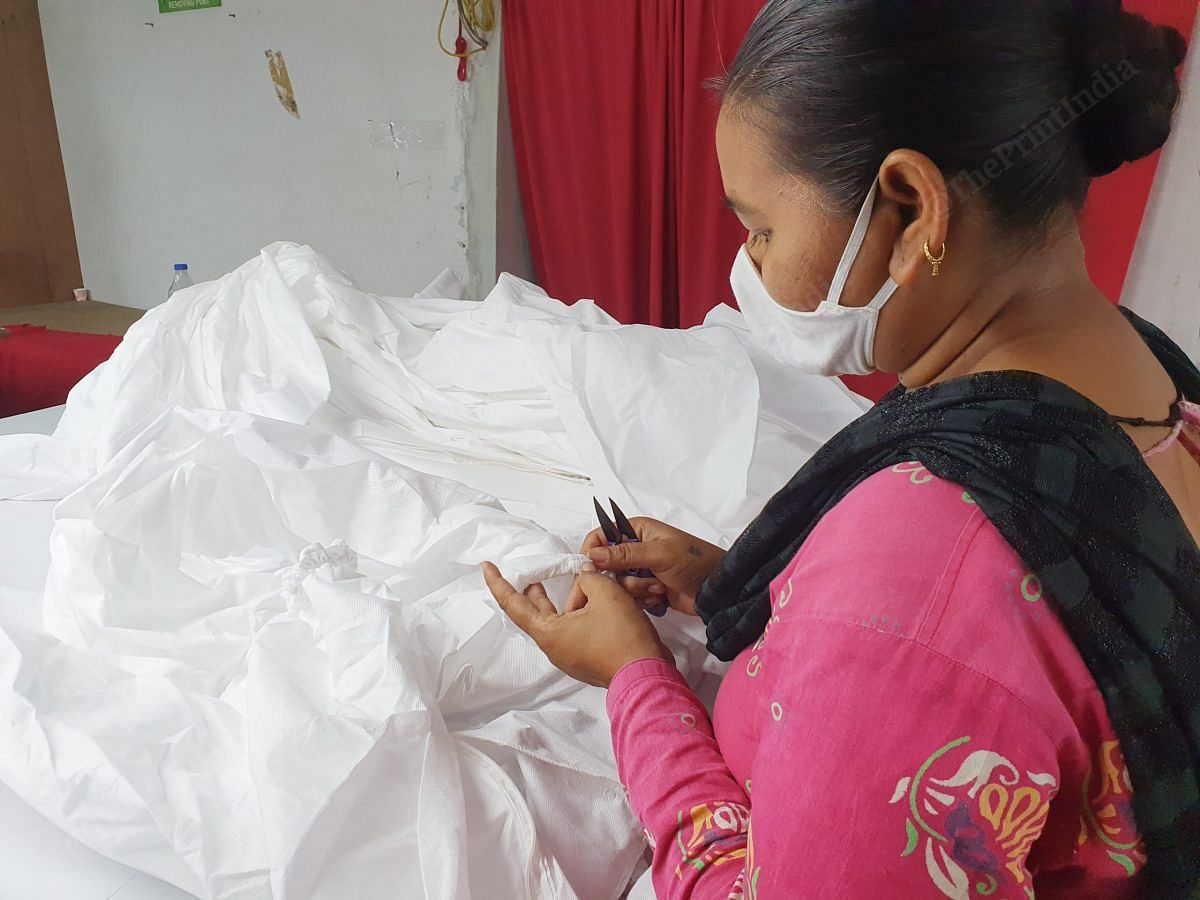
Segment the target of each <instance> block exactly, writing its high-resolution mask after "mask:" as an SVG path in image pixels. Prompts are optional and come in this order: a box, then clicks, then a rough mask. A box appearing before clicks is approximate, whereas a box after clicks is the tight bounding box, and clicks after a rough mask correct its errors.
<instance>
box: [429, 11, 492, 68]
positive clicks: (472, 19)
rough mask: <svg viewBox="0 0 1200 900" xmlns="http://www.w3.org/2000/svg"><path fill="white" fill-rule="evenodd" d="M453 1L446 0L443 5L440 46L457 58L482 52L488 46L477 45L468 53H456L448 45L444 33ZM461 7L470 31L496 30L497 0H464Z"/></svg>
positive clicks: (484, 32) (488, 31) (486, 32)
mask: <svg viewBox="0 0 1200 900" xmlns="http://www.w3.org/2000/svg"><path fill="white" fill-rule="evenodd" d="M451 2H452V0H446V5H445V6H443V7H442V18H441V20H440V21H439V22H438V46H439V47H441V48H442V52H443V53H445V54H446V55H447V56H453V57H454V58H455V59H463V58H465V57H468V56H474V55H475V54H476V53H482V52H483V51H484V50H486V49H487V47H476V48H475V49H474V50H468V51H467V52H466V53H456V52H455V51H453V50H451V49H450V48H449V47H447V46H446V42H445V40H444V39H443V38H442V34H443V33H444V32H445V30H446V17H447V16H449V14H450V3H451ZM459 9H460V10H461V12H462V16H463V21H464V23H465V24H466V25H467V26H468V29H469V30H470V31H473V32H475V33H476V34H491V33H492V32H493V31H495V30H496V0H462V2H461V3H460V4H459Z"/></svg>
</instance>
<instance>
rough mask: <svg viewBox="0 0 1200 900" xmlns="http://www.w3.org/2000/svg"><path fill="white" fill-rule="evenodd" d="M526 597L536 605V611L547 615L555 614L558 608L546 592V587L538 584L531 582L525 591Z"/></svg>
mask: <svg viewBox="0 0 1200 900" xmlns="http://www.w3.org/2000/svg"><path fill="white" fill-rule="evenodd" d="M525 596H526V598H527V599H528V600H529V601H530V602H531V603H532V604H533V605H534V606H536V607H537V609H538V612H541V613H543V614H545V615H547V616H557V615H558V609H557V608H556V607H555V606H554V601H553V600H551V599H550V596H549V595H548V594H547V593H546V588H545V587H544V586H542V585H540V584H531V585H530V586H529V587H528V588H527V589H526V591H525Z"/></svg>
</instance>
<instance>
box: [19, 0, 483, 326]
mask: <svg viewBox="0 0 1200 900" xmlns="http://www.w3.org/2000/svg"><path fill="white" fill-rule="evenodd" d="M40 8H41V16H42V28H43V31H44V34H45V42H46V56H47V62H48V65H49V71H50V83H51V88H52V91H53V96H54V104H55V110H56V114H57V118H58V124H59V132H60V136H61V140H62V148H63V157H64V162H65V165H66V171H67V183H68V187H69V189H70V194H71V205H72V210H73V213H74V217H75V227H76V231H77V233H78V238H79V250H80V256H81V259H82V264H83V274H84V280H85V282H86V284H87V286H88V287H89V288H91V290H92V292H93V295H94V296H95V297H96V298H97V299H100V300H105V301H108V302H114V303H123V304H126V305H129V306H138V307H149V306H152V305H154V304H155V303H158V302H160V301H161V300H162V299H163V297H164V295H165V292H166V288H167V285H168V284H169V282H170V280H171V265H172V263H174V262H177V261H178V262H187V263H189V264H190V265H191V267H192V272H193V277H194V278H196V279H197V280H201V279H207V278H212V277H216V276H218V275H220V274H223V273H224V272H226V271H229V270H230V269H232V268H234V267H235V266H237V265H239V264H240V263H242V262H243V261H245V260H246V259H247V258H249V257H251V256H253V255H254V254H255V253H256V251H257V250H258V249H259V248H260V247H262V246H264V245H266V244H268V243H270V242H272V241H276V240H294V241H300V242H304V243H310V244H312V245H313V246H315V247H317V248H318V249H319V250H321V251H323V252H324V253H326V254H327V255H328V256H330V257H331V258H332V259H333V260H334V261H335V262H337V263H338V264H340V265H341V266H342V267H343V268H345V269H346V270H347V271H349V272H350V273H351V275H353V276H354V277H355V278H356V279H357V280H358V281H359V283H360V284H361V285H362V286H363V287H365V288H367V289H368V290H373V291H377V292H380V293H389V294H400V295H403V294H408V293H412V292H414V291H415V290H417V289H419V288H421V287H423V286H424V285H425V284H426V283H427V282H429V281H430V280H431V279H432V278H433V277H434V276H436V275H437V274H438V273H439V272H440V271H441V270H442V268H444V267H447V266H449V267H451V268H454V269H455V270H456V271H458V272H459V274H460V275H461V276H463V277H464V278H468V279H470V280H471V281H472V282H474V285H475V286H476V287H478V286H479V285H480V283H485V284H484V286H485V287H486V286H487V284H486V283H487V282H489V281H490V280H491V279H494V276H495V233H494V232H495V215H496V213H495V190H496V177H495V159H496V121H497V114H496V110H497V105H498V101H497V93H498V78H499V68H500V66H499V59H498V55H499V54H498V53H497V52H495V51H491V52H489V53H488V54H485V55H484V56H483V57H482V58H479V62H478V64H477V70H476V72H475V80H473V81H472V82H471V83H470V84H469V86H468V88H467V89H465V90H464V89H463V88H462V87H461V86H460V85H459V83H458V81H457V80H456V79H455V68H456V63H455V61H454V60H453V59H451V58H449V57H446V56H444V55H443V54H442V53H441V52H440V51H439V50H438V48H437V44H436V40H435V32H436V27H437V21H438V17H439V15H440V13H441V8H442V4H441V3H440V2H436V0H224V5H223V7H221V8H220V9H213V10H198V11H194V12H177V13H169V14H165V15H160V14H159V13H158V12H157V3H156V2H155V0H40ZM449 31H450V27H449V26H447V32H449ZM268 49H271V50H280V51H282V52H283V54H284V57H285V59H286V61H287V65H288V69H289V72H290V75H291V79H292V84H293V86H294V88H295V96H296V101H297V105H298V107H299V112H300V118H299V119H296V118H293V117H292V116H291V115H289V114H288V113H287V112H286V111H285V110H284V109H283V107H282V106H281V105H280V103H279V102H278V100H277V99H276V97H275V91H274V85H273V83H272V82H271V80H270V77H269V74H268V68H267V61H266V58H265V56H264V51H266V50H268ZM369 120H375V121H376V122H382V123H387V122H396V123H398V124H399V123H404V122H441V123H444V125H445V141H444V144H445V145H444V147H442V148H440V149H434V150H429V149H409V150H402V149H397V148H396V147H395V146H384V147H380V146H372V140H371V135H370V133H369V132H370V129H369V126H368V121H369ZM384 127H385V128H386V126H384ZM379 143H380V141H379V140H378V132H376V141H375V144H376V145H378V144H379ZM468 186H469V190H468Z"/></svg>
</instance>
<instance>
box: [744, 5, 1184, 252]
mask: <svg viewBox="0 0 1200 900" xmlns="http://www.w3.org/2000/svg"><path fill="white" fill-rule="evenodd" d="M1186 49H1187V46H1186V42H1185V41H1184V39H1183V37H1182V36H1181V35H1180V34H1179V32H1178V31H1176V30H1175V29H1173V28H1163V27H1159V26H1157V25H1153V24H1151V23H1150V22H1148V21H1146V20H1145V19H1144V18H1142V17H1140V16H1137V15H1133V14H1131V13H1127V12H1125V11H1124V10H1123V9H1122V5H1121V2H1120V0H969V2H965V0H770V2H768V3H767V4H766V6H765V7H764V8H763V10H762V12H761V13H760V14H759V16H758V18H757V19H756V20H755V22H754V25H753V26H752V27H751V29H750V33H749V34H748V36H747V37H746V40H745V42H744V43H743V44H742V48H741V50H740V51H739V53H738V55H737V59H736V60H735V61H734V64H733V68H732V69H731V70H730V72H729V74H728V75H727V76H726V77H725V79H723V81H722V82H721V89H722V91H723V93H724V95H725V102H726V103H727V104H737V105H739V106H740V105H745V108H746V109H747V110H748V112H749V114H750V115H751V116H752V117H753V120H754V121H755V122H756V123H757V124H758V125H760V126H761V127H762V128H763V129H764V130H765V131H766V132H767V134H768V136H769V137H770V138H771V140H772V142H773V143H774V145H775V147H776V149H777V152H778V155H779V160H780V163H781V164H782V165H783V166H784V168H786V169H788V170H789V171H793V172H797V173H800V174H803V175H806V176H809V177H812V178H813V179H814V180H815V181H816V182H817V183H818V184H819V185H820V186H821V187H822V188H823V190H824V191H825V193H826V194H827V195H828V197H829V199H830V200H831V201H832V203H833V205H834V206H835V207H837V208H838V209H839V210H842V211H844V212H846V213H848V214H849V213H853V212H854V211H856V210H857V208H858V206H859V204H861V202H862V199H863V197H864V195H865V194H866V191H867V189H868V188H869V187H870V183H871V181H872V179H873V178H874V176H875V174H876V172H877V171H878V168H879V166H880V164H881V163H882V162H883V160H884V158H885V157H886V156H887V154H888V153H890V152H891V151H892V150H896V149H900V148H908V149H912V150H917V151H920V152H922V153H924V154H926V155H927V156H929V158H930V159H932V160H933V161H934V162H935V163H936V164H937V165H938V166H939V167H940V168H941V169H942V171H943V173H944V174H945V175H946V178H947V181H948V182H949V183H950V185H951V199H952V200H961V199H963V197H964V196H965V195H966V193H967V192H968V191H972V192H973V191H979V192H980V193H981V195H982V196H983V197H984V198H985V200H986V202H987V204H988V206H989V208H990V210H991V212H992V214H993V216H994V218H995V219H996V221H997V224H998V225H999V226H1000V227H1001V228H1002V229H1004V230H1006V231H1010V232H1011V231H1029V230H1037V229H1039V228H1040V227H1041V226H1043V225H1044V224H1045V223H1047V222H1048V221H1050V220H1051V219H1053V218H1054V217H1055V216H1056V215H1058V214H1059V213H1060V212H1061V211H1062V210H1063V208H1064V207H1067V206H1073V207H1076V208H1077V207H1078V206H1080V205H1082V203H1083V200H1084V199H1085V197H1086V195H1087V189H1088V185H1089V184H1090V182H1091V179H1092V178H1094V177H1097V176H1100V175H1105V174H1107V173H1109V172H1112V171H1113V170H1115V169H1116V168H1117V167H1119V166H1120V165H1121V164H1123V163H1125V162H1128V161H1133V160H1136V159H1140V158H1141V157H1143V156H1147V155H1149V154H1150V153H1152V152H1153V151H1155V150H1157V149H1158V148H1159V147H1161V146H1162V145H1163V144H1164V143H1165V142H1166V140H1167V137H1168V136H1169V135H1170V131H1171V116H1172V113H1173V111H1174V109H1175V106H1176V104H1177V103H1178V101H1179V83H1178V79H1177V77H1176V69H1177V68H1178V66H1179V64H1180V63H1181V62H1182V61H1183V57H1184V54H1185V52H1186ZM956 195H957V196H956Z"/></svg>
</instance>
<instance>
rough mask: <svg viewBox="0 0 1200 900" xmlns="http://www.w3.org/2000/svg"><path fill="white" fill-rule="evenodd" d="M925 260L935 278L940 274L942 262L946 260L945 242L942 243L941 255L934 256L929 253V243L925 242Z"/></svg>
mask: <svg viewBox="0 0 1200 900" xmlns="http://www.w3.org/2000/svg"><path fill="white" fill-rule="evenodd" d="M925 258H926V259H927V260H929V263H930V265H932V266H933V277H934V278H937V277H938V276H939V275H941V274H942V262H943V261H944V260H945V259H946V242H945V241H942V255H941V256H934V255H933V254H932V253H930V252H929V241H925Z"/></svg>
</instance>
